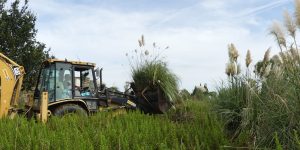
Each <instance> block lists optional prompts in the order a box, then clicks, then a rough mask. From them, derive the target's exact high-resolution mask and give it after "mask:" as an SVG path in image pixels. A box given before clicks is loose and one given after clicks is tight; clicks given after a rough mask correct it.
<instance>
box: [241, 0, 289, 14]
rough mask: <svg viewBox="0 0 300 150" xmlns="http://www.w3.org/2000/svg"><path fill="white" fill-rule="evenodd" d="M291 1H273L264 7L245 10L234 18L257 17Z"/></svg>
mask: <svg viewBox="0 0 300 150" xmlns="http://www.w3.org/2000/svg"><path fill="white" fill-rule="evenodd" d="M291 1H292V0H277V1H273V2H271V3H268V4H265V5H261V6H257V7H253V8H250V9H246V10H245V11H243V12H242V13H240V14H239V15H237V16H235V18H239V17H245V16H252V15H257V14H260V13H263V12H265V11H267V10H270V9H273V8H276V7H279V6H282V5H285V4H286V3H288V2H291Z"/></svg>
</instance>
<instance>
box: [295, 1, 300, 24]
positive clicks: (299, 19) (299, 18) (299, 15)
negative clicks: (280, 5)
mask: <svg viewBox="0 0 300 150" xmlns="http://www.w3.org/2000/svg"><path fill="white" fill-rule="evenodd" d="M295 17H296V24H297V25H298V27H300V0H295Z"/></svg>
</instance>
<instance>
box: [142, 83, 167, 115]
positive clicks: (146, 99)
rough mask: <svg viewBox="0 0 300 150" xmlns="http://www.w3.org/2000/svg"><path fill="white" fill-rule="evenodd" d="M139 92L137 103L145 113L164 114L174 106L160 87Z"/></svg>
mask: <svg viewBox="0 0 300 150" xmlns="http://www.w3.org/2000/svg"><path fill="white" fill-rule="evenodd" d="M137 93H138V94H137V105H138V107H139V108H140V109H141V110H142V111H144V112H145V113H151V114H162V113H166V112H167V111H168V110H169V109H170V108H171V107H172V104H171V103H170V102H169V100H167V99H166V98H165V96H164V95H163V93H162V92H161V90H160V89H156V90H146V91H145V92H143V93H142V92H137Z"/></svg>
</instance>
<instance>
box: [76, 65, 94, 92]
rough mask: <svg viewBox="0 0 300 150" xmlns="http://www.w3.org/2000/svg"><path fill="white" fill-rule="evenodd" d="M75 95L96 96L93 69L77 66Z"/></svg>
mask: <svg viewBox="0 0 300 150" xmlns="http://www.w3.org/2000/svg"><path fill="white" fill-rule="evenodd" d="M74 75H75V96H76V97H94V96H95V93H96V89H95V83H94V76H93V69H92V68H80V67H75V69H74Z"/></svg>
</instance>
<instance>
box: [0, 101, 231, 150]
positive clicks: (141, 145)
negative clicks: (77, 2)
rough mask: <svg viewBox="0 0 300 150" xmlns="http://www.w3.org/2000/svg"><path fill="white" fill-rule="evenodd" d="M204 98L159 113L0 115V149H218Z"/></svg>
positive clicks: (217, 127) (219, 139)
mask: <svg viewBox="0 0 300 150" xmlns="http://www.w3.org/2000/svg"><path fill="white" fill-rule="evenodd" d="M210 108H211V106H210V103H208V102H204V101H201V102H195V101H186V102H185V103H184V105H180V106H179V107H178V109H176V110H173V111H171V112H169V113H168V114H165V115H145V114H141V113H139V112H128V113H127V114H123V115H117V116H115V115H114V114H112V113H105V112H104V113H98V114H96V115H94V116H90V117H84V116H76V115H74V116H73V115H71V116H66V117H63V118H56V117H52V118H50V120H49V122H48V123H46V124H41V123H36V122H35V121H34V120H30V121H28V120H26V119H25V118H22V117H19V118H15V119H14V120H10V119H2V120H0V133H1V136H0V149H20V148H21V149H104V150H105V149H221V148H222V147H223V145H228V141H227V140H226V138H225V135H224V133H223V131H222V126H221V124H220V122H219V121H218V120H217V118H216V115H215V114H214V113H213V112H211V111H210Z"/></svg>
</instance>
